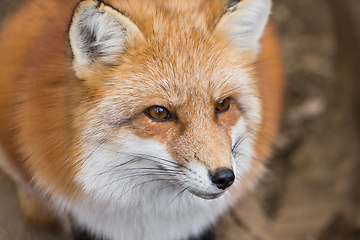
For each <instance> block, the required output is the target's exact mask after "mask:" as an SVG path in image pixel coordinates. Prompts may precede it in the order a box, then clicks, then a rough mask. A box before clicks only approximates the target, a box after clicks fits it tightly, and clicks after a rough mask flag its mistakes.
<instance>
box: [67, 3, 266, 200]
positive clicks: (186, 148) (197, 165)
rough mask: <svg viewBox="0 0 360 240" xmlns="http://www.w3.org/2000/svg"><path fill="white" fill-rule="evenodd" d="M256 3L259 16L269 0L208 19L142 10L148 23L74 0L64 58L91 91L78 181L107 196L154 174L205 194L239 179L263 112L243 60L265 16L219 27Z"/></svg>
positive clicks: (252, 51)
mask: <svg viewBox="0 0 360 240" xmlns="http://www.w3.org/2000/svg"><path fill="white" fill-rule="evenodd" d="M256 3H257V4H260V5H264V6H261V7H262V8H263V9H260V10H261V11H264V12H261V14H262V15H261V18H263V19H266V18H267V14H268V11H269V9H268V8H269V6H270V3H269V1H244V2H242V1H239V2H236V3H235V2H232V3H231V4H232V5H231V9H229V5H226V4H224V5H222V6H221V7H220V8H219V9H220V10H222V11H219V12H218V14H221V13H223V12H225V14H224V16H220V15H219V16H216V17H214V19H208V18H209V17H208V16H207V15H206V14H205V13H203V14H201V12H200V13H197V16H196V17H197V20H196V22H195V24H194V22H193V18H191V14H189V13H181V12H180V13H177V15H174V17H173V18H172V19H169V16H168V15H162V14H158V15H157V14H155V15H152V16H148V17H149V21H150V20H151V21H152V22H154V24H153V26H152V27H151V28H152V29H151V31H150V33H148V32H147V31H143V30H142V29H141V28H140V26H137V25H136V24H135V23H134V22H132V21H131V20H130V18H131V17H129V18H128V17H126V16H125V14H122V13H120V12H121V9H122V8H121V6H117V7H118V9H117V10H115V9H114V8H113V7H112V6H109V5H105V4H104V3H100V2H97V1H92V0H89V1H83V2H81V3H80V4H79V6H78V7H77V9H76V10H75V13H74V17H73V22H72V25H71V27H70V33H69V36H70V43H71V47H72V51H73V54H74V61H73V68H74V70H75V72H76V74H77V76H78V78H80V79H82V80H83V81H84V85H85V87H86V88H89V89H90V90H89V91H92V93H91V94H93V95H92V96H91V97H92V99H90V100H89V101H88V102H87V103H86V104H85V106H87V107H85V108H84V106H82V109H79V111H78V112H81V113H82V114H81V116H82V118H80V120H79V123H78V125H79V127H80V128H81V129H82V136H81V139H83V140H84V141H83V142H81V143H80V144H79V149H78V151H79V152H80V153H79V155H80V156H81V158H80V160H79V161H80V162H83V163H84V164H83V165H82V167H81V170H80V171H79V173H78V177H77V179H78V181H79V182H80V183H81V185H83V186H84V189H86V190H87V191H88V192H89V193H95V194H96V195H99V196H100V195H101V196H103V197H104V196H107V197H108V199H110V198H111V197H112V196H114V194H115V195H116V192H118V196H122V195H123V194H125V193H126V194H128V195H131V193H129V189H132V188H134V187H135V188H136V187H137V186H138V187H139V188H140V187H141V186H142V187H146V185H150V184H151V183H154V182H155V181H157V182H162V184H165V185H166V184H170V185H174V186H178V187H179V192H181V191H183V192H185V191H186V192H190V193H192V194H194V195H196V196H198V197H201V198H204V199H213V198H217V197H219V196H221V195H222V194H223V193H224V192H225V191H227V190H228V189H229V188H231V185H232V184H233V183H234V182H235V183H237V184H240V182H241V178H242V177H243V175H244V174H245V173H246V172H247V171H249V168H250V166H251V158H252V157H254V155H255V152H254V149H253V141H254V138H255V136H256V131H257V127H258V125H259V124H260V122H261V117H262V116H261V111H262V109H261V104H260V99H259V92H258V89H257V86H256V78H255V77H254V75H255V74H254V72H253V69H252V63H253V61H254V58H255V55H256V54H257V48H258V46H257V45H258V41H259V38H260V34H259V33H258V32H259V31H262V30H261V29H263V28H264V24H265V21H260V23H257V22H254V23H253V22H251V21H252V20H253V19H251V18H249V19H247V20H246V21H245V20H244V23H241V21H240V23H237V24H239V25H240V26H234V27H235V28H236V29H235V30H236V31H238V33H236V31H235V33H234V30H233V31H230V30H228V29H226V28H231V26H228V25H231V24H235V23H233V21H235V20H237V18H241V15H242V14H249V13H248V12H247V11H250V10H251V8H254V9H253V10H257V11H260V10H258V9H257V8H256V7H257V6H256ZM114 4H115V3H114ZM208 4H211V3H208ZM184 5H192V3H190V2H188V3H184ZM148 7H149V8H151V7H152V6H148ZM204 7H209V8H210V7H211V6H204ZM243 8H249V10H247V11H245V10H243ZM243 11H244V12H245V13H243ZM256 13H257V12H256ZM257 14H260V12H259V13H257ZM239 15H240V16H239ZM263 15H265V17H263ZM250 17H252V18H254V16H250ZM256 17H260V16H256ZM234 18H235V20H234ZM209 21H214V22H209ZM215 21H218V22H215ZM249 24H253V25H254V26H252V28H251V29H250V28H249V26H248V25H249ZM242 25H243V26H242ZM238 28H242V29H240V30H239V29H238ZM259 28H260V30H259ZM226 31H229V32H228V33H227V32H226ZM252 35H258V36H255V38H256V39H255V40H256V41H254V42H252V43H248V42H246V41H251V40H250V39H251V38H253V36H252ZM238 38H243V39H238ZM247 38H248V39H247ZM240 40H242V41H240ZM246 45H249V46H246ZM250 45H251V46H250ZM244 46H246V47H244ZM84 122H86V123H87V124H84ZM124 185H125V186H126V185H129V186H132V187H128V188H123V187H119V186H124ZM105 198H106V197H105Z"/></svg>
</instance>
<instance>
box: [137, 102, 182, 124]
mask: <svg viewBox="0 0 360 240" xmlns="http://www.w3.org/2000/svg"><path fill="white" fill-rule="evenodd" d="M144 113H145V115H146V116H148V117H149V118H150V119H152V120H154V121H158V122H162V121H171V120H174V119H175V118H174V116H173V114H171V113H170V111H169V110H167V109H166V108H164V107H161V106H152V107H149V108H148V109H146V110H145V112H144Z"/></svg>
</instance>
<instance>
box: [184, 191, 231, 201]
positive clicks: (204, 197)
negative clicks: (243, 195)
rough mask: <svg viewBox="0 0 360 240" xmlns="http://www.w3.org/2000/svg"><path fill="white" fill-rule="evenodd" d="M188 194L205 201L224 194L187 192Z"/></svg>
mask: <svg viewBox="0 0 360 240" xmlns="http://www.w3.org/2000/svg"><path fill="white" fill-rule="evenodd" d="M189 192H191V193H192V194H194V195H195V196H197V197H200V198H203V199H207V200H210V199H215V198H218V197H220V196H221V195H223V194H224V192H221V193H212V194H209V193H203V192H196V191H190V190H189Z"/></svg>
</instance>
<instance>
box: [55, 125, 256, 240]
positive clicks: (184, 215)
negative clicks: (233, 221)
mask: <svg viewBox="0 0 360 240" xmlns="http://www.w3.org/2000/svg"><path fill="white" fill-rule="evenodd" d="M244 124H245V122H244V121H243V120H240V121H239V123H238V124H237V125H236V126H235V128H234V133H236V134H235V135H238V132H243V130H244V129H246V126H245V125H244ZM124 138H126V141H121V143H120V142H119V144H118V145H117V146H116V147H114V144H112V145H110V144H102V145H100V146H99V147H98V148H96V150H95V151H93V152H92V154H91V155H90V156H84V159H86V161H84V164H83V166H82V170H81V172H80V173H79V174H78V175H77V177H76V181H77V182H79V183H80V184H81V185H82V186H83V188H84V191H85V193H86V194H87V195H88V196H87V198H86V199H85V200H84V201H82V202H81V203H78V204H76V205H74V203H66V202H65V201H61V202H59V205H60V206H61V207H65V209H67V211H69V212H70V213H71V215H72V217H73V218H74V220H75V221H76V222H77V223H78V224H79V225H80V226H83V227H84V228H86V229H89V230H90V231H91V232H92V233H94V234H96V235H98V236H103V237H107V238H110V239H127V240H145V239H146V240H177V239H178V240H180V239H184V238H188V237H189V236H192V235H198V234H200V233H201V232H202V231H204V230H206V229H207V228H208V227H209V226H210V225H212V224H214V223H215V221H216V219H217V218H218V217H219V215H221V214H223V213H224V212H225V211H226V210H227V209H228V208H229V207H230V206H231V205H232V204H233V203H234V202H235V201H236V200H237V199H238V198H239V196H231V195H230V192H229V191H225V193H224V194H223V195H221V196H220V197H218V198H215V199H211V200H208V199H204V198H200V197H197V196H195V195H194V194H192V193H190V192H189V191H184V187H181V186H179V185H178V184H177V183H174V181H162V180H154V178H153V177H151V176H148V177H139V176H137V175H136V176H135V175H134V176H133V177H132V178H131V177H126V174H129V171H130V172H131V171H139V170H130V169H134V168H136V169H138V168H152V167H154V166H156V164H155V162H154V161H156V159H155V158H154V161H135V162H131V163H130V164H129V165H126V164H125V165H123V169H126V170H120V167H119V165H120V164H124V163H125V162H126V161H129V160H130V159H131V157H129V156H130V155H127V154H125V153H132V155H131V156H134V155H136V154H137V153H139V154H147V155H151V156H154V155H155V156H157V157H159V158H161V159H168V160H171V157H170V156H169V154H168V153H167V152H166V151H165V149H164V147H163V146H161V145H160V144H159V143H157V142H156V141H153V140H144V139H140V138H138V137H136V136H126V137H123V138H122V139H124ZM234 139H236V137H235V136H234ZM243 142H244V145H242V146H241V147H239V148H241V149H239V150H244V151H247V152H248V153H252V146H251V141H248V140H247V139H245V140H244V141H243ZM130 143H131V144H130ZM119 146H121V147H119ZM243 148H245V149H243ZM236 162H237V163H238V164H236ZM157 164H159V165H162V164H164V165H165V164H168V163H166V162H161V160H158V162H157ZM249 165H250V157H249V156H248V155H246V156H245V155H241V156H239V158H238V159H234V169H236V171H235V174H236V175H237V178H236V181H235V183H234V184H233V186H235V187H236V186H237V185H239V184H241V181H240V179H241V178H239V177H238V176H239V175H243V174H244V172H246V171H248V169H249ZM124 166H126V167H124ZM200 170H201V169H200ZM128 176H129V175H128ZM157 177H159V178H167V177H166V176H161V175H160V176H157ZM230 188H231V187H230ZM212 190H214V189H212ZM214 191H218V190H214Z"/></svg>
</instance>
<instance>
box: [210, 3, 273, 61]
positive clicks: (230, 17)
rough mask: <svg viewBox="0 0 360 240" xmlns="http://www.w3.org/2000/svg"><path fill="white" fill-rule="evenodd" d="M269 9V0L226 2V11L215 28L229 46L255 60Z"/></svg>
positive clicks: (216, 32)
mask: <svg viewBox="0 0 360 240" xmlns="http://www.w3.org/2000/svg"><path fill="white" fill-rule="evenodd" d="M270 9H271V0H228V9H227V11H226V12H225V14H223V16H222V17H221V18H220V20H219V22H218V24H217V26H216V27H215V34H219V35H220V36H222V37H223V36H225V37H226V38H227V39H228V41H230V44H233V45H235V46H236V47H237V48H239V50H240V51H242V52H246V53H248V54H250V56H251V57H252V58H253V59H255V58H256V56H257V54H258V51H259V41H260V38H261V36H262V34H263V32H264V29H265V26H266V23H267V20H268V17H269V14H270Z"/></svg>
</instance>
